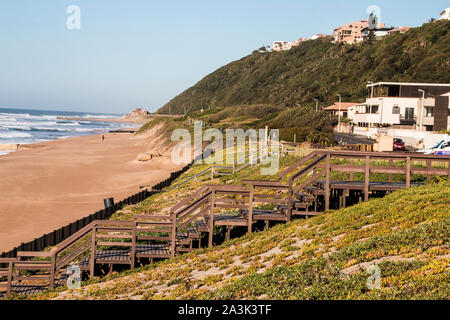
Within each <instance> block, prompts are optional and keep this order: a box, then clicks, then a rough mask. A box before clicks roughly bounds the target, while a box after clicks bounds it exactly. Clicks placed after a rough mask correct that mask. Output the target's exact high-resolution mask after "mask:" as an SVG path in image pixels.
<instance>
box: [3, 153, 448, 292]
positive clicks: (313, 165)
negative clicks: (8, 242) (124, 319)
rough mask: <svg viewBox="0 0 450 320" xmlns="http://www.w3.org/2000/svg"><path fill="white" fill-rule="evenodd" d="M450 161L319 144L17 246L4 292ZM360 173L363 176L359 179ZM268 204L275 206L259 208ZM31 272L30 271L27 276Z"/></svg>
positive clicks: (386, 185)
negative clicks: (32, 246)
mask: <svg viewBox="0 0 450 320" xmlns="http://www.w3.org/2000/svg"><path fill="white" fill-rule="evenodd" d="M449 168H450V156H426V155H421V154H412V153H401V154H398V153H370V152H350V151H337V152H334V151H330V152H323V151H317V152H314V153H312V154H310V155H308V156H306V157H305V158H303V159H301V160H300V161H298V162H297V163H295V164H293V165H292V166H290V167H289V168H287V169H285V170H283V171H282V172H281V173H280V174H279V176H278V180H276V181H252V180H248V181H244V182H243V184H242V185H240V186H229V185H208V186H203V187H201V188H199V189H198V190H196V191H195V192H194V193H192V194H191V195H190V196H188V197H186V198H185V199H183V200H181V201H180V202H179V203H177V204H176V205H174V206H173V207H172V208H170V213H169V214H168V215H167V214H166V215H163V214H161V215H154V214H142V215H135V216H134V217H133V220H132V221H94V222H92V223H90V224H89V225H87V226H86V227H84V228H83V229H81V230H80V231H78V232H77V233H75V234H73V235H72V236H71V237H69V238H68V239H66V240H64V241H63V242H61V243H60V244H58V245H57V246H56V248H55V249H54V250H52V251H51V252H18V255H17V258H14V259H0V280H1V279H4V281H3V282H0V294H2V292H3V294H5V293H6V294H7V293H9V292H15V293H23V294H32V293H36V292H39V291H42V290H43V289H46V288H52V287H54V286H60V285H64V283H65V282H64V281H65V278H64V274H65V270H66V268H67V267H68V266H69V265H71V264H77V265H78V266H79V267H80V269H81V270H82V271H83V272H84V273H86V274H88V275H90V276H91V277H93V276H95V273H96V270H98V269H99V268H103V267H109V268H110V270H112V267H113V266H115V265H121V266H122V267H127V268H134V267H135V265H136V261H139V264H141V263H145V261H144V260H148V261H149V262H150V263H152V262H153V261H154V260H155V259H167V258H171V257H174V256H175V255H177V254H181V253H184V252H190V251H192V250H195V249H196V248H199V247H201V244H202V239H204V240H205V242H207V245H208V246H209V247H211V246H213V243H214V232H213V230H214V228H215V227H223V228H225V229H226V235H225V239H230V235H231V229H233V228H243V230H244V231H245V232H253V230H254V228H255V224H258V223H260V222H264V223H265V227H264V228H265V229H267V228H268V227H269V225H270V223H285V222H289V221H291V220H292V219H294V218H298V217H300V218H307V217H313V216H316V215H318V214H320V213H321V212H323V211H326V210H328V209H330V208H341V207H346V206H348V205H353V204H355V203H358V202H360V201H367V200H369V199H370V198H372V197H380V196H384V195H385V194H388V193H390V192H392V191H395V190H399V189H403V188H409V187H412V186H418V185H421V184H422V183H415V182H413V181H412V176H413V175H423V176H425V177H426V179H427V180H429V179H431V177H432V176H445V177H447V178H450V169H449ZM332 172H340V173H341V175H342V173H345V174H347V175H348V177H349V179H348V180H346V181H340V180H332V179H331V174H332ZM356 174H359V175H360V177H361V175H362V176H363V177H364V179H363V180H362V181H357V180H356V179H355V175H356ZM374 174H384V175H385V176H386V177H387V181H381V182H378V181H373V179H372V180H371V177H372V178H373V175H374ZM393 175H403V177H404V181H403V182H394V181H393ZM267 206H269V207H272V208H273V209H272V210H267V209H262V207H264V208H267ZM92 252H95V254H94V257H93V258H92V254H91V253H92ZM30 272H31V274H32V276H31V277H30V276H26V275H23V273H25V274H29V273H30ZM36 277H37V278H36ZM36 279H38V280H39V281H40V282H39V284H36V283H37V282H36ZM41 283H42V284H41ZM2 290H3V291H2Z"/></svg>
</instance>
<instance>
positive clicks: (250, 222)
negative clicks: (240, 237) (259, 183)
mask: <svg viewBox="0 0 450 320" xmlns="http://www.w3.org/2000/svg"><path fill="white" fill-rule="evenodd" d="M254 190H255V186H254V185H251V186H250V195H249V199H248V222H247V223H248V230H247V231H248V233H251V232H252V227H253V194H254ZM243 197H244V196H243Z"/></svg>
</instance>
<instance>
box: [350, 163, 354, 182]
mask: <svg viewBox="0 0 450 320" xmlns="http://www.w3.org/2000/svg"><path fill="white" fill-rule="evenodd" d="M354 164H355V160H353V159H350V166H352V167H353V165H354ZM353 179H354V173H353V171H350V181H353Z"/></svg>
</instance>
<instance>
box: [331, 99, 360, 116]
mask: <svg viewBox="0 0 450 320" xmlns="http://www.w3.org/2000/svg"><path fill="white" fill-rule="evenodd" d="M358 104H359V103H358V102H341V104H340V106H339V102H335V103H334V104H333V105H332V106H329V107H327V108H324V109H323V110H324V111H327V112H330V113H331V114H332V115H334V116H337V115H339V114H340V115H341V117H342V118H350V119H351V118H353V116H354V114H353V110H354V109H353V107H354V106H356V105H358Z"/></svg>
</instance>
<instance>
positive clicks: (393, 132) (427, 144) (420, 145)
mask: <svg viewBox="0 0 450 320" xmlns="http://www.w3.org/2000/svg"><path fill="white" fill-rule="evenodd" d="M354 133H355V134H359V135H362V136H365V137H368V138H371V139H377V138H378V137H379V136H380V135H381V134H385V135H387V136H391V137H393V138H399V139H403V140H404V141H405V143H406V145H407V146H409V147H413V148H417V149H428V148H431V147H434V146H435V145H436V144H438V143H439V142H440V141H442V140H447V141H449V140H450V137H449V135H448V134H436V133H431V132H418V131H416V130H406V129H389V128H381V129H378V128H370V129H369V130H368V131H367V128H360V127H355V128H354Z"/></svg>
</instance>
